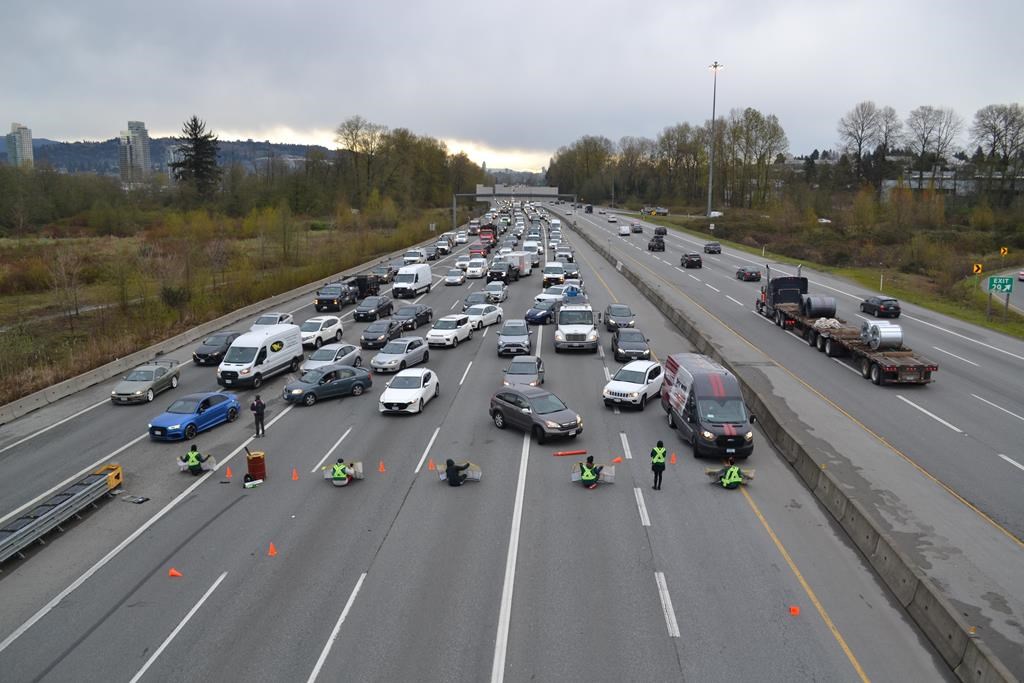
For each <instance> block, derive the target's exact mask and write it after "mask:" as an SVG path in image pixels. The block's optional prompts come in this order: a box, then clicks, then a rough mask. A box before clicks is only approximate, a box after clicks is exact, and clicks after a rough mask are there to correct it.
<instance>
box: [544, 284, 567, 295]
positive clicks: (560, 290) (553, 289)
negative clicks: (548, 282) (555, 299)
mask: <svg viewBox="0 0 1024 683" xmlns="http://www.w3.org/2000/svg"><path fill="white" fill-rule="evenodd" d="M544 293H545V294H554V295H556V296H562V294H564V293H565V287H561V286H559V287H548V288H547V289H545V290H544Z"/></svg>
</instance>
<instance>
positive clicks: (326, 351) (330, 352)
mask: <svg viewBox="0 0 1024 683" xmlns="http://www.w3.org/2000/svg"><path fill="white" fill-rule="evenodd" d="M337 352H338V349H331V348H328V347H326V346H322V347H320V348H319V349H317V350H316V351H314V352H313V355H312V356H310V357H309V359H310V360H334V354H336V353H337Z"/></svg>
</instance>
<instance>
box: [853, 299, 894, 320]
mask: <svg viewBox="0 0 1024 683" xmlns="http://www.w3.org/2000/svg"><path fill="white" fill-rule="evenodd" d="M860 310H862V311H864V312H865V313H870V314H871V315H874V316H877V317H879V318H898V317H900V302H899V301H896V299H893V298H891V297H887V296H869V297H868V298H867V299H864V301H862V302H861V304H860Z"/></svg>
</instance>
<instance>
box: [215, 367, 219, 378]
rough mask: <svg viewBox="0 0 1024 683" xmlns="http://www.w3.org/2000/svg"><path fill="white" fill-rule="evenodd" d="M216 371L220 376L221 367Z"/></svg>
mask: <svg viewBox="0 0 1024 683" xmlns="http://www.w3.org/2000/svg"><path fill="white" fill-rule="evenodd" d="M216 372H217V376H218V377H220V368H217V370H216Z"/></svg>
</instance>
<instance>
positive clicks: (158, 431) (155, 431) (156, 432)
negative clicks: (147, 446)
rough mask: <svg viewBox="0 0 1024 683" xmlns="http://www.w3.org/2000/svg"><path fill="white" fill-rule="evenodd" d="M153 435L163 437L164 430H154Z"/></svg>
mask: <svg viewBox="0 0 1024 683" xmlns="http://www.w3.org/2000/svg"><path fill="white" fill-rule="evenodd" d="M153 433H154V434H156V435H157V436H163V435H164V430H162V429H154V430H153Z"/></svg>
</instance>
